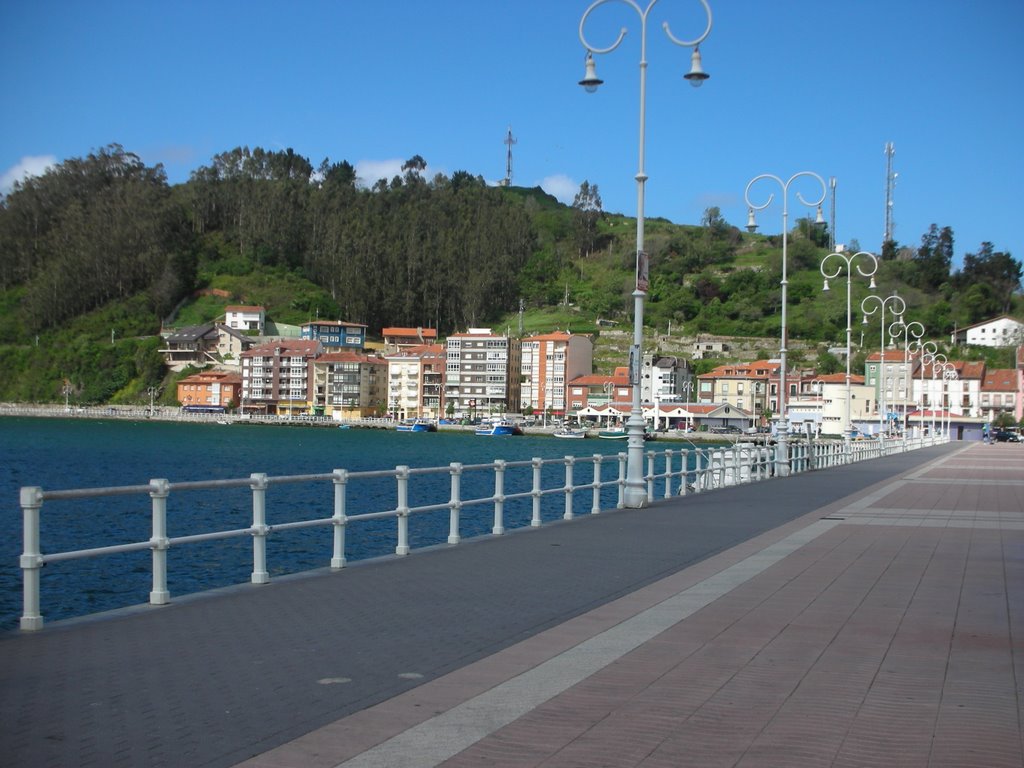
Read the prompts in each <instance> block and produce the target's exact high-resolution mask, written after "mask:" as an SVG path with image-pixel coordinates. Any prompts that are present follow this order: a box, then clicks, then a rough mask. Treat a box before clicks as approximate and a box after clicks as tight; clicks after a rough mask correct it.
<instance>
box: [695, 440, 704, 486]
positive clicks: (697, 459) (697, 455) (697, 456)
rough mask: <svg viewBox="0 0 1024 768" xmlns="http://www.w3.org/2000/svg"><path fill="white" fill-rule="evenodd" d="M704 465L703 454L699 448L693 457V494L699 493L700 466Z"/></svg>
mask: <svg viewBox="0 0 1024 768" xmlns="http://www.w3.org/2000/svg"><path fill="white" fill-rule="evenodd" d="M703 463H704V453H703V451H701V450H700V449H699V448H698V449H697V451H696V453H695V454H694V457H693V492H694V493H700V484H701V480H702V479H703V478H702V471H701V465H702V464H703Z"/></svg>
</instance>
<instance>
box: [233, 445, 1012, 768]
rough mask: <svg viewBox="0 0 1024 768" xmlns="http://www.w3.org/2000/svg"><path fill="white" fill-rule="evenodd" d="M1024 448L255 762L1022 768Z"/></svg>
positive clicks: (648, 594)
mask: <svg viewBox="0 0 1024 768" xmlns="http://www.w3.org/2000/svg"><path fill="white" fill-rule="evenodd" d="M1022 692H1024V450H1021V449H1020V447H1019V446H1015V445H1003V444H997V445H991V446H988V445H982V444H971V445H968V446H963V447H961V448H960V449H959V450H956V451H955V452H952V453H946V454H943V455H941V456H940V457H939V458H937V459H935V460H934V461H931V462H930V463H928V464H925V465H924V466H919V467H913V468H911V469H910V470H909V471H907V472H905V473H903V474H901V475H899V476H897V477H894V478H891V479H888V480H884V481H882V482H880V483H876V484H875V485H873V486H871V487H868V488H865V489H864V490H862V491H861V492H859V493H856V494H854V495H852V496H847V497H845V498H843V499H841V500H839V501H837V502H833V503H830V504H827V505H825V506H823V507H821V508H820V509H815V510H814V511H812V512H810V513H808V514H806V515H803V516H801V517H799V518H797V519H795V520H792V521H790V522H788V523H785V524H783V525H781V526H779V527H777V528H775V529H773V530H771V531H768V532H765V533H763V534H761V535H759V536H757V537H755V538H753V539H750V540H749V541H746V542H743V543H742V544H739V545H737V546H733V547H731V548H729V549H727V550H725V551H723V552H721V553H719V554H717V555H715V556H713V557H710V558H708V559H706V560H703V561H701V562H699V563H697V564H695V565H692V566H691V567H689V568H686V569H684V570H681V571H678V572H676V573H673V574H671V575H669V576H667V577H665V578H663V579H660V580H657V581H654V582H652V583H650V584H648V585H647V586H644V587H641V588H640V589H637V590H635V591H633V592H631V593H629V594H627V595H624V596H622V597H620V598H619V599H617V600H614V601H612V602H609V603H606V604H604V605H601V606H599V607H597V608H595V609H593V610H592V611H589V612H587V613H583V614H580V615H578V616H576V617H574V618H571V619H569V620H567V621H565V622H563V623H560V624H558V625H557V626H553V627H551V628H550V629H547V630H546V631H543V632H540V633H539V634H536V635H534V636H532V637H529V638H527V639H525V640H523V641H522V642H520V643H517V644H515V645H512V646H509V647H507V648H505V649H503V650H500V651H498V652H497V653H495V654H493V655H490V656H488V657H486V658H482V659H479V660H477V661H475V662H473V663H471V664H468V665H466V666H464V667H461V668H459V669H456V670H454V671H453V672H451V673H449V674H447V675H444V676H441V677H438V678H436V679H434V680H431V681H429V682H427V683H425V684H423V685H421V686H418V687H416V688H414V689H412V690H409V691H407V692H405V693H401V694H399V695H397V696H394V697H392V698H390V699H388V700H386V701H383V702H381V703H379V704H377V705H375V706H372V707H369V708H367V709H364V710H362V711H360V712H357V713H354V714H351V715H349V716H347V717H345V718H342V719H340V720H337V721H336V722H333V723H330V724H328V725H326V726H324V727H322V728H319V729H316V730H314V731H312V732H310V733H309V734H307V735H305V736H303V737H300V738H298V739H295V740H293V741H291V742H289V743H286V744H284V745H282V746H280V747H278V748H276V749H273V750H270V751H268V752H266V753H264V754H262V755H259V756H258V757H255V758H252V759H250V760H248V761H246V762H244V763H242V764H241V765H244V766H246V768H286V767H288V768H297V767H298V766H309V767H310V768H315V767H316V766H348V767H350V768H356V767H357V766H389V767H394V766H417V767H419V766H428V765H431V766H432V765H444V766H450V767H451V768H456V767H462V766H466V767H469V766H504V767H507V768H518V767H519V766H548V767H550V768H555V767H565V768H569V767H570V766H580V767H583V766H587V767H596V766H615V767H619V766H644V767H645V768H659V767H661V766H664V767H665V768H668V767H669V766H672V768H677V767H678V766H702V767H703V766H743V767H744V768H755V767H758V766H775V767H777V766H795V765H799V766H851V767H852V766H860V767H863V766H935V767H936V768H938V767H939V766H977V767H978V768H998V767H999V766H1015V767H1018V768H1019V766H1022V765H1024V746H1022V729H1021V722H1022V716H1024V710H1022V706H1024V705H1022V701H1024V697H1022Z"/></svg>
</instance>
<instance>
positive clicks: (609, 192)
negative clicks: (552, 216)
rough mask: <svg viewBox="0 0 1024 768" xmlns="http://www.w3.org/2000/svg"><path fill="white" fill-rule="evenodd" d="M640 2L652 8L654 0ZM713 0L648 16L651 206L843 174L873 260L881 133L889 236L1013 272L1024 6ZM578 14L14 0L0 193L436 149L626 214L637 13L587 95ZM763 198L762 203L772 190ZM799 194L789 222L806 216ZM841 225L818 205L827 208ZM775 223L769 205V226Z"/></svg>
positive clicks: (372, 5) (567, 10) (658, 212)
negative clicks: (943, 241)
mask: <svg viewBox="0 0 1024 768" xmlns="http://www.w3.org/2000/svg"><path fill="white" fill-rule="evenodd" d="M641 2H643V4H644V7H646V5H647V2H648V0H641ZM709 2H710V4H711V8H712V11H713V14H714V27H713V29H712V31H711V33H710V35H709V36H708V38H707V40H706V41H705V42H704V43H703V44H702V45H701V53H702V56H703V64H704V68H705V70H707V71H708V72H709V73H710V74H711V79H710V80H709V81H707V82H706V83H705V84H704V86H703V87H702V88H700V89H693V88H691V87H690V86H689V85H688V84H686V83H685V81H683V80H682V75H683V74H684V73H685V72H687V71H688V69H689V52H688V50H684V49H683V48H679V47H677V46H674V45H672V44H671V43H670V42H669V41H668V39H667V38H666V36H665V34H664V33H663V31H662V28H661V24H662V22H663V21H668V22H669V23H670V25H671V29H672V32H673V33H674V34H675V35H676V36H677V37H679V38H683V39H688V38H692V37H696V36H698V35H699V34H700V33H701V32H702V31H703V29H704V25H705V17H704V12H703V8H702V6H701V5H700V2H699V0H660V2H658V3H657V4H656V5H655V7H654V8H653V10H652V11H651V15H650V18H649V21H648V56H647V58H648V83H647V139H646V155H647V157H646V172H647V175H648V177H649V181H648V182H647V191H646V213H647V215H648V216H661V217H665V218H668V219H670V220H672V221H675V222H679V223H689V224H696V223H698V222H699V221H700V218H701V214H702V212H703V211H704V209H705V208H707V207H708V206H712V205H714V206H718V207H720V208H721V210H722V213H723V215H724V216H725V218H726V219H727V220H728V221H729V222H731V223H733V224H736V225H738V226H742V225H744V224H745V223H746V207H745V205H744V202H743V192H744V189H745V187H746V185H747V182H748V181H750V180H751V179H752V178H753V177H754V176H757V175H758V174H762V173H772V174H775V175H778V176H780V177H782V178H783V179H787V178H789V177H790V176H791V175H793V174H795V173H797V172H800V171H813V172H815V173H817V174H819V175H821V176H822V177H824V178H825V179H826V180H827V179H828V178H829V177H832V176H834V177H835V178H836V193H837V194H836V239H837V241H838V242H849V241H850V240H851V239H854V238H856V239H857V241H858V242H859V243H860V245H861V247H862V248H864V249H868V250H877V249H878V248H880V244H881V240H882V234H883V230H884V216H885V156H884V151H883V149H884V146H885V144H886V142H893V144H894V145H895V149H896V154H895V158H894V170H895V171H896V172H897V173H898V178H897V182H896V186H895V191H894V198H893V202H894V205H893V219H894V222H895V230H894V234H895V238H896V240H898V241H899V242H900V243H901V244H904V245H912V246H915V247H916V246H917V245H918V244H919V243H920V239H921V235H922V234H923V233H924V232H926V231H927V229H928V227H929V225H930V224H932V223H936V224H938V225H939V226H949V227H952V229H953V231H954V235H955V244H956V258H957V261H959V260H960V259H961V258H962V257H963V254H964V253H965V252H976V251H977V249H978V246H979V245H980V243H981V242H982V241H983V240H988V241H991V242H992V243H993V244H994V245H995V247H996V249H997V250H1003V251H1010V252H1011V253H1012V254H1013V255H1014V256H1015V257H1016V258H1017V259H1022V258H1024V247H1022V245H1021V237H1022V236H1021V226H1020V222H1021V215H1020V209H1021V200H1020V197H1021V195H1022V186H1024V185H1021V183H1020V182H1021V179H1020V176H1021V173H1022V171H1024V150H1022V139H1021V137H1022V136H1024V119H1022V113H1024V99H1022V98H1021V96H1022V88H1021V82H1022V80H1024V48H1022V47H1021V45H1020V37H1021V34H1022V33H1024V2H1021V0H978V2H974V3H969V2H967V0H936V1H935V2H929V3H922V2H920V0H889V1H888V2H885V1H884V0H857V1H856V2H850V1H842V0H824V1H823V0H784V2H768V1H767V0H709ZM588 5H589V3H588V2H586V0H580V1H579V2H577V1H576V0H515V1H513V0H435V1H433V2H427V1H426V0H416V1H413V0H405V1H400V0H373V1H372V2H371V1H369V0H362V1H360V2H355V1H354V0H335V1H334V2H319V1H316V2H314V1H313V0H307V1H305V2H304V1H303V0H297V1H296V2H294V3H282V2H265V1H264V0H245V1H244V2H243V1H242V0H233V1H227V0H205V1H204V2H195V1H193V0H176V1H175V2H156V1H155V0H132V2H124V1H122V2H117V1H114V0H106V1H105V0H92V1H91V2H80V1H75V2H71V1H68V0H64V1H59V0H34V2H31V3H30V2H17V1H15V0H11V1H9V2H6V3H3V4H2V6H0V29H3V30H4V34H3V40H4V42H3V44H2V45H0V94H2V97H3V102H4V110H3V113H4V116H3V118H2V119H0V191H6V190H9V188H10V184H11V183H12V181H13V179H15V178H19V177H20V176H21V174H22V173H24V171H25V170H30V171H35V172H39V170H40V169H41V168H43V167H45V165H46V163H48V162H55V161H56V162H59V161H61V160H64V159H66V158H68V157H81V156H84V155H86V154H88V153H89V152H90V151H93V150H95V149H97V148H99V147H102V146H105V145H107V144H110V143H119V144H121V145H123V146H124V147H125V148H126V149H127V150H129V151H132V152H135V153H137V154H138V155H139V156H141V157H142V159H143V160H144V161H145V162H147V163H148V164H155V163H163V165H164V167H165V168H166V170H167V174H168V177H169V179H170V181H171V182H172V183H178V182H183V181H186V180H187V179H188V177H189V174H190V173H191V171H193V170H194V169H196V168H198V167H199V166H201V165H205V164H208V163H209V162H210V159H211V158H212V157H213V155H215V154H217V153H219V152H223V151H227V150H230V149H232V148H234V147H236V146H243V145H247V146H250V147H255V146H262V147H264V148H267V149H284V148H289V147H290V148H293V149H294V150H295V151H296V152H298V153H300V154H302V155H304V156H306V157H308V158H309V159H310V160H311V161H312V162H313V164H314V165H317V164H319V162H320V161H321V160H323V159H324V158H325V157H326V158H330V159H331V160H332V161H339V160H347V161H349V162H351V163H353V164H354V165H356V167H357V170H358V171H359V173H360V176H361V177H363V178H364V179H367V180H368V181H370V182H371V183H372V181H373V179H374V177H375V176H377V175H378V174H381V175H384V176H387V177H390V176H392V175H394V174H395V173H396V172H397V170H398V167H399V166H400V165H401V164H402V162H403V161H404V160H406V159H408V158H410V157H412V156H413V155H416V154H419V155H421V156H422V157H423V158H424V159H425V160H426V161H427V163H428V173H431V174H432V173H435V172H441V173H445V174H451V173H453V172H454V171H458V170H464V171H468V172H470V173H471V174H473V175H479V176H483V177H484V178H486V179H488V180H492V181H495V180H498V179H501V178H502V177H503V176H504V174H505V149H506V148H505V145H504V143H503V141H504V138H505V134H506V130H507V128H508V127H509V126H511V128H512V132H513V135H514V136H515V138H516V140H517V144H516V145H515V146H514V148H513V183H514V184H516V185H522V186H535V185H540V186H543V187H544V188H545V189H546V190H548V191H549V192H551V193H552V194H554V195H556V196H557V197H559V198H560V199H561V200H563V201H565V202H567V203H571V201H572V197H573V195H574V194H575V192H576V191H577V190H578V189H579V185H580V183H581V182H583V181H584V180H587V181H589V182H590V183H591V184H597V185H598V188H599V191H600V193H601V196H602V199H603V203H604V208H605V210H608V211H615V212H621V213H625V214H628V215H635V213H636V183H635V180H634V177H635V175H636V173H637V167H638V111H639V61H640V47H639V45H640V21H639V17H638V15H637V14H636V13H635V12H634V11H632V10H631V9H630V8H629V7H628V5H627V4H626V3H625V2H622V1H621V0H612V1H611V2H608V3H606V4H605V5H603V6H602V7H600V8H598V9H596V10H595V12H594V13H593V14H592V15H591V17H590V19H589V20H588V22H587V27H586V34H587V37H588V39H589V40H590V41H591V42H592V43H593V44H594V46H595V47H597V46H607V45H610V44H611V43H612V42H613V40H614V39H615V36H616V34H617V31H618V29H619V28H620V27H623V26H624V27H626V28H627V30H628V34H627V36H626V39H625V40H624V42H623V43H622V45H621V46H620V47H619V48H618V49H617V50H615V51H614V52H612V53H609V54H607V55H602V56H598V57H597V67H598V75H599V76H600V77H601V78H602V79H604V81H605V84H604V85H603V86H602V87H601V89H600V90H599V91H598V92H597V93H596V94H586V93H584V91H583V89H582V88H580V87H579V86H578V85H577V81H578V80H580V79H581V78H582V77H583V65H584V49H583V46H582V44H581V43H580V40H579V36H578V29H579V23H580V19H581V17H582V15H583V12H584V11H585V10H586V8H587V6H588ZM760 190H761V191H760V192H754V193H753V194H755V195H757V196H758V198H759V200H760V201H763V200H764V199H766V196H767V194H768V192H770V191H772V188H771V187H768V186H764V187H761V188H760ZM796 191H802V192H803V194H804V196H805V197H809V196H812V195H814V194H816V192H817V190H816V189H815V188H814V187H809V186H806V185H797V184H794V186H793V187H791V189H790V201H791V202H790V206H789V208H790V218H791V221H792V220H793V219H795V218H796V217H798V216H800V215H802V214H803V213H804V212H805V209H803V208H802V207H801V206H800V205H799V203H798V202H797V201H796V198H795V194H794V193H795V192H796ZM826 213H827V208H826ZM759 223H760V225H761V231H762V232H767V233H773V232H778V231H779V230H780V229H781V225H782V209H781V205H780V203H779V194H778V193H777V194H776V202H775V203H773V205H772V206H771V207H770V208H769V209H768V210H766V211H765V212H763V213H761V214H759Z"/></svg>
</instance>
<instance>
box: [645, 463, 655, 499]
mask: <svg viewBox="0 0 1024 768" xmlns="http://www.w3.org/2000/svg"><path fill="white" fill-rule="evenodd" d="M646 479H647V503H648V504H650V503H651V502H652V501H654V451H647V478H646Z"/></svg>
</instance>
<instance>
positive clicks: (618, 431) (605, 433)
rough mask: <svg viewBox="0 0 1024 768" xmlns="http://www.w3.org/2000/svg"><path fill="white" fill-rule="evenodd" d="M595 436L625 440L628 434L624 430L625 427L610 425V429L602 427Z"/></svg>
mask: <svg viewBox="0 0 1024 768" xmlns="http://www.w3.org/2000/svg"><path fill="white" fill-rule="evenodd" d="M597 436H598V437H599V438H601V439H602V440H625V439H626V438H627V437H629V435H628V434H627V432H626V429H625V427H612V428H611V429H602V430H601V431H600V432H598V433H597Z"/></svg>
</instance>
